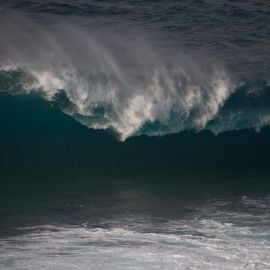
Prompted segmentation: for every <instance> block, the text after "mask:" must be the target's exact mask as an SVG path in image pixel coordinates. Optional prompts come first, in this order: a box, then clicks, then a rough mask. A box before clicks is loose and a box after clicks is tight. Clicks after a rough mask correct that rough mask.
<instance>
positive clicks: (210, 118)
mask: <svg viewBox="0 0 270 270" xmlns="http://www.w3.org/2000/svg"><path fill="white" fill-rule="evenodd" d="M20 21H24V24H21V25H23V26H18V24H17V23H16V20H15V19H13V23H11V22H12V20H11V21H9V22H8V23H7V22H6V21H5V19H2V26H3V27H1V29H0V30H1V36H2V37H5V38H4V42H3V43H2V44H1V47H0V51H1V53H0V56H1V57H0V59H1V67H0V91H1V93H2V94H27V93H30V92H33V91H34V92H38V93H40V94H41V95H42V96H43V97H44V98H46V99H47V100H48V101H50V102H54V103H56V104H57V105H58V106H59V107H60V108H61V109H62V110H63V111H64V112H65V113H67V114H69V115H71V116H72V117H73V118H75V119H76V120H77V121H79V122H80V123H82V124H84V125H86V126H87V127H90V128H94V129H112V130H114V131H115V132H116V133H117V134H118V135H119V138H120V140H125V139H126V138H128V137H130V136H133V135H140V134H147V135H163V134H168V133H177V132H180V131H184V130H195V131H200V130H203V129H209V130H212V131H213V132H214V133H219V132H222V131H226V130H237V129H243V128H255V129H256V130H260V129H261V128H262V127H263V126H265V125H268V124H269V123H270V110H269V106H268V105H269V104H268V100H269V98H268V96H267V95H268V90H269V84H268V83H267V82H265V81H251V82H243V81H237V80H235V79H231V77H232V76H230V75H229V74H228V72H226V71H225V69H224V68H222V66H221V65H217V64H213V63H212V64H211V63H207V61H203V60H198V59H196V60H194V59H193V58H194V57H193V58H192V57H190V56H188V55H186V54H184V53H183V52H181V51H180V50H179V49H177V48H172V47H162V46H161V45H160V46H154V45H153V43H151V41H149V40H147V38H145V36H144V35H143V34H142V35H141V37H140V38H139V40H138V39H137V40H136V39H134V37H132V36H128V35H125V34H122V35H121V37H120V36H117V35H108V34H107V35H105V36H106V37H107V38H109V37H110V39H108V40H106V42H105V41H104V40H103V39H104V38H101V36H100V35H98V34H97V33H96V32H95V31H93V29H88V28H85V27H83V26H78V25H76V24H75V23H73V24H67V23H65V24H63V23H59V25H58V26H57V25H54V27H53V28H50V27H46V28H45V27H41V26H40V25H37V24H35V23H34V21H33V20H29V19H26V18H25V17H20ZM29 29H30V30H31V31H29ZM10 32H13V34H12V36H11V35H9V34H8V33H10ZM14 32H15V33H20V35H18V36H16V35H14ZM71 33H72V34H71ZM105 34H106V33H105ZM136 36H138V35H136ZM10 47H11V50H10Z"/></svg>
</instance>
